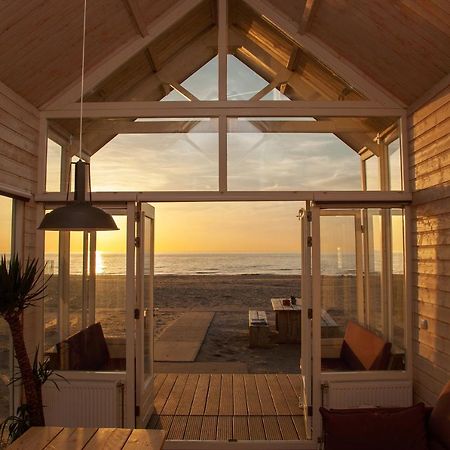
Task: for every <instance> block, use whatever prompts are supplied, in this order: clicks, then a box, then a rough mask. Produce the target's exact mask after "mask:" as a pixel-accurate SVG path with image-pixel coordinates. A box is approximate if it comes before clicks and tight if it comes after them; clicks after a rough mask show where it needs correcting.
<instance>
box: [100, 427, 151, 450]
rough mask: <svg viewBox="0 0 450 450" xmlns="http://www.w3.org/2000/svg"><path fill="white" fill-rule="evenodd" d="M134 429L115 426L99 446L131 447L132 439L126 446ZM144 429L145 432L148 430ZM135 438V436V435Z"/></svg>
mask: <svg viewBox="0 0 450 450" xmlns="http://www.w3.org/2000/svg"><path fill="white" fill-rule="evenodd" d="M134 431H135V430H129V429H126V428H116V429H115V430H114V431H113V432H112V433H111V434H110V435H109V436H108V439H107V440H106V441H105V443H104V444H103V446H102V447H99V448H122V447H123V448H132V447H133V445H132V443H133V442H134V440H133V439H132V440H131V442H130V446H127V444H128V441H129V440H130V439H131V436H132V434H133V432H134ZM142 431H145V432H146V433H147V434H148V432H147V431H146V430H142ZM135 438H136V436H135Z"/></svg>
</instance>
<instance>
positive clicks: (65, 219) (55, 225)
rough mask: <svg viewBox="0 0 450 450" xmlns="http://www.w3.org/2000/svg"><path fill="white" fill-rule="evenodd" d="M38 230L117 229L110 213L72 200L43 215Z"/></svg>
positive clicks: (86, 203)
mask: <svg viewBox="0 0 450 450" xmlns="http://www.w3.org/2000/svg"><path fill="white" fill-rule="evenodd" d="M39 229H40V230H57V231H102V230H118V228H117V225H116V223H115V222H114V219H113V218H112V216H111V215H109V214H107V213H106V212H105V211H103V210H101V209H100V208H96V207H95V206H92V205H91V204H90V203H88V202H72V203H69V204H68V205H67V206H63V207H61V208H56V209H54V210H53V211H51V212H49V213H48V214H46V215H45V217H44V219H43V220H42V222H41V225H40V226H39Z"/></svg>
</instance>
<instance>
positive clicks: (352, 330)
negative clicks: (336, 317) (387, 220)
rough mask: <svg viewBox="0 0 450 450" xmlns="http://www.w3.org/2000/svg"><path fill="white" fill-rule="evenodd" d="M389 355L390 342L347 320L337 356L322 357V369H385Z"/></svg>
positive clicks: (387, 365)
mask: <svg viewBox="0 0 450 450" xmlns="http://www.w3.org/2000/svg"><path fill="white" fill-rule="evenodd" d="M334 341H335V340H334ZM325 356H329V355H327V354H326V355H325ZM390 356H391V343H390V342H387V341H385V340H384V339H383V338H381V337H380V336H377V335H376V334H375V333H373V332H372V331H370V330H368V329H367V328H364V327H363V326H361V325H359V324H357V323H356V322H353V321H349V322H348V324H347V327H346V329H345V335H344V339H343V340H342V344H341V347H340V353H339V355H338V357H337V358H322V370H333V371H349V370H387V369H388V367H389V361H390Z"/></svg>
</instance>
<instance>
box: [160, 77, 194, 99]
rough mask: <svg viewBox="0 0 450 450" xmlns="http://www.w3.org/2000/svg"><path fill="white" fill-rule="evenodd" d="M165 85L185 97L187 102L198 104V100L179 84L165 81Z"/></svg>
mask: <svg viewBox="0 0 450 450" xmlns="http://www.w3.org/2000/svg"><path fill="white" fill-rule="evenodd" d="M166 83H167V84H168V85H169V86H171V87H172V88H173V89H175V90H176V91H177V92H178V93H179V94H181V95H182V96H183V97H185V98H186V99H187V100H189V101H191V102H198V101H199V100H198V98H197V97H196V96H195V95H194V94H192V93H191V92H189V91H188V90H187V89H186V88H185V87H183V86H181V84H180V83H177V82H176V81H166Z"/></svg>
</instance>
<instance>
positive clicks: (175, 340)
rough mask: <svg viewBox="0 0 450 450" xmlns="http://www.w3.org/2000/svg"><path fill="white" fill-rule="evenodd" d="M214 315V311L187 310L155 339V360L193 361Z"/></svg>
mask: <svg viewBox="0 0 450 450" xmlns="http://www.w3.org/2000/svg"><path fill="white" fill-rule="evenodd" d="M213 317H214V313H213V312H186V313H184V314H183V315H182V316H181V317H180V318H179V319H177V320H176V321H175V322H174V323H172V324H171V325H169V326H168V327H167V328H166V329H165V330H164V331H163V332H162V333H161V335H160V336H159V338H158V340H157V341H155V359H154V360H155V361H164V362H193V361H195V358H196V357H197V354H198V352H199V350H200V347H201V346H202V343H203V340H204V339H205V336H206V333H207V332H208V328H209V326H210V324H211V321H212V319H213Z"/></svg>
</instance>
